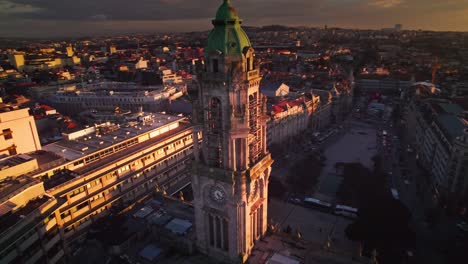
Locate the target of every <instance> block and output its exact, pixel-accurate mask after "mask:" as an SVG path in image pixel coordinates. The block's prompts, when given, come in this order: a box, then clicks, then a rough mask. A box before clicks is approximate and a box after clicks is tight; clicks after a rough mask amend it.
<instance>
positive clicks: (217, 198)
mask: <svg viewBox="0 0 468 264" xmlns="http://www.w3.org/2000/svg"><path fill="white" fill-rule="evenodd" d="M210 197H211V199H212V200H213V201H214V202H216V203H218V204H224V203H225V202H226V192H225V191H224V190H223V188H221V187H219V186H213V187H211V190H210Z"/></svg>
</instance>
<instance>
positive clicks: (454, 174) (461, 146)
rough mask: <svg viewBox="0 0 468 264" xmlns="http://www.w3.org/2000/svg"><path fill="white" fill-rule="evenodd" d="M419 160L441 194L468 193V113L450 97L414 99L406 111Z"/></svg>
mask: <svg viewBox="0 0 468 264" xmlns="http://www.w3.org/2000/svg"><path fill="white" fill-rule="evenodd" d="M406 122H407V128H408V133H409V134H410V138H414V142H415V150H416V152H417V154H418V159H419V163H420V164H421V165H422V166H423V167H424V168H425V169H426V170H427V171H428V172H429V173H430V176H431V183H432V185H433V189H434V192H435V193H436V194H437V195H439V197H440V198H442V199H443V200H445V201H447V200H448V199H449V197H450V199H455V200H460V199H462V198H463V197H465V196H466V195H467V194H468V193H467V191H468V144H467V132H468V116H467V112H466V111H464V110H463V108H462V107H460V105H458V104H456V103H454V102H452V101H451V100H448V99H439V98H426V99H421V100H413V101H411V103H410V104H409V107H408V110H407V111H406Z"/></svg>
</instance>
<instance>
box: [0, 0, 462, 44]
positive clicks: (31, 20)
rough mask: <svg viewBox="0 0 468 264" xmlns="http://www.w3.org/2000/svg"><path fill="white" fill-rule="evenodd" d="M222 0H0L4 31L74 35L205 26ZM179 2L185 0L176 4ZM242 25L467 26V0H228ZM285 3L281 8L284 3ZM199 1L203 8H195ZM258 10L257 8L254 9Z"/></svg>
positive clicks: (11, 34) (445, 28)
mask: <svg viewBox="0 0 468 264" xmlns="http://www.w3.org/2000/svg"><path fill="white" fill-rule="evenodd" d="M219 2H221V0H194V1H190V2H182V1H181V0H172V1H168V0H157V1H145V0H135V1H134V4H133V5H132V6H133V7H135V8H134V9H132V10H129V8H128V2H127V1H121V0H117V1H107V0H105V1H99V2H97V1H88V0H85V1H79V2H78V1H71V0H64V1H56V0H45V1H40V2H38V1H33V0H0V28H1V29H0V34H2V35H3V36H5V37H31V38H37V37H78V36H86V35H113V34H123V33H135V32H182V31H203V30H209V29H210V28H211V24H210V23H209V21H210V20H211V19H212V18H213V13H214V12H215V7H216V6H217V5H218V4H219ZM181 3H184V4H183V5H181ZM233 3H234V4H235V5H236V9H237V10H238V12H239V13H242V14H243V16H242V17H243V19H244V25H246V26H264V25H272V24H281V25H287V26H310V27H323V26H324V25H328V26H329V27H342V28H355V29H380V28H387V27H393V25H394V24H403V26H404V29H415V30H417V29H423V30H435V31H468V16H466V15H465V14H467V13H468V2H465V1H462V0H451V1H445V2H443V3H441V2H439V1H423V0H416V1H407V0H345V1H337V0H316V1H304V0H291V1H287V2H286V1H283V0H275V1H265V0H256V1H252V0H233ZM286 3H287V9H286V11H285V8H284V7H285V5H286ZM200 7H203V8H200ZM258 10H262V12H258Z"/></svg>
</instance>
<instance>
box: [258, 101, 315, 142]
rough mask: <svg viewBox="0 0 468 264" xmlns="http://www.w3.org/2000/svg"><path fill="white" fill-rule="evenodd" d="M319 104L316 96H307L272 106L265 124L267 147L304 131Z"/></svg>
mask: <svg viewBox="0 0 468 264" xmlns="http://www.w3.org/2000/svg"><path fill="white" fill-rule="evenodd" d="M319 102H320V99H319V97H318V96H314V95H312V94H309V95H307V96H300V97H299V98H296V99H293V100H286V101H282V102H280V103H277V104H274V105H272V106H271V108H270V112H269V114H270V120H269V121H268V123H267V144H268V146H271V145H272V144H280V143H282V142H284V141H285V140H287V139H288V138H291V137H294V136H297V135H299V134H300V133H301V132H303V131H304V130H306V129H307V128H308V126H309V122H310V120H311V116H313V115H314V114H315V111H316V110H317V109H318V108H319Z"/></svg>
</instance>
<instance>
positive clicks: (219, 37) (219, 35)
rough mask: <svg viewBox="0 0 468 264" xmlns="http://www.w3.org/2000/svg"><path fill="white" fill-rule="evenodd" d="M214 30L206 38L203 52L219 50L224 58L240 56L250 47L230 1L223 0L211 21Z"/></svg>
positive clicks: (240, 21)
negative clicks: (206, 41)
mask: <svg viewBox="0 0 468 264" xmlns="http://www.w3.org/2000/svg"><path fill="white" fill-rule="evenodd" d="M212 22H213V25H214V29H213V30H212V31H211V33H210V35H209V36H208V43H207V44H206V47H205V51H207V52H209V51H213V50H219V51H221V52H222V53H223V54H224V55H225V56H229V55H241V54H242V52H243V51H244V49H245V48H246V47H250V46H251V44H250V40H249V37H248V36H247V34H246V33H245V31H244V30H243V29H242V27H241V26H240V25H241V23H242V20H241V19H240V18H239V17H238V16H237V12H236V10H235V9H234V8H233V7H232V5H231V0H224V2H223V4H222V5H221V6H220V7H219V8H218V12H216V18H215V19H214V20H213V21H212Z"/></svg>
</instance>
